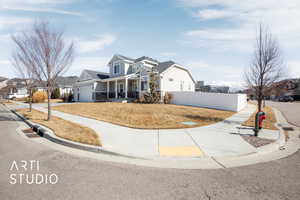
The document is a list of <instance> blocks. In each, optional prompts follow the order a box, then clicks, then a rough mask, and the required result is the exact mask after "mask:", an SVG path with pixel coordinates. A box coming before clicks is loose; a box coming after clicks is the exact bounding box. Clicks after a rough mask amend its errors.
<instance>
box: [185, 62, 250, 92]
mask: <svg viewBox="0 0 300 200" xmlns="http://www.w3.org/2000/svg"><path fill="white" fill-rule="evenodd" d="M184 66H187V68H188V69H189V70H190V71H191V73H192V74H193V76H194V78H195V79H196V80H199V81H201V80H203V81H204V82H205V84H211V85H219V86H229V87H234V88H239V89H240V88H242V87H243V86H244V81H243V70H242V68H241V67H237V66H230V65H223V64H212V63H208V62H205V61H193V62H188V63H185V65H184Z"/></svg>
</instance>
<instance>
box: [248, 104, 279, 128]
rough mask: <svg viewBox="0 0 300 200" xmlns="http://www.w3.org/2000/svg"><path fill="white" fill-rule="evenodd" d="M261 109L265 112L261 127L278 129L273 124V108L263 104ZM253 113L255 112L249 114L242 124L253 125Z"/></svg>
mask: <svg viewBox="0 0 300 200" xmlns="http://www.w3.org/2000/svg"><path fill="white" fill-rule="evenodd" d="M263 111H264V112H265V113H266V119H265V120H264V121H263V126H262V127H263V128H265V129H271V130H278V128H277V127H276V126H275V123H276V117H275V114H274V112H273V109H272V108H271V107H270V106H265V107H264V108H263ZM255 115H256V112H255V113H253V114H252V115H251V117H250V118H249V119H248V120H247V121H246V122H244V123H243V125H244V126H250V127H254V126H255Z"/></svg>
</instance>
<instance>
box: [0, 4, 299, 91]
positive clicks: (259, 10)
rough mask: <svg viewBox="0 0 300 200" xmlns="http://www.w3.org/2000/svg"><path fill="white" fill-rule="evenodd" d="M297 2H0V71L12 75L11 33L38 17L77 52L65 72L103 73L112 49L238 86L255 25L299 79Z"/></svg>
mask: <svg viewBox="0 0 300 200" xmlns="http://www.w3.org/2000/svg"><path fill="white" fill-rule="evenodd" d="M299 10H300V1H299V0H209V1H208V0H88V1H87V0H0V76H5V77H9V78H12V77H16V76H17V74H16V73H15V72H14V70H13V68H12V66H11V64H10V60H11V53H12V51H13V47H14V45H13V42H12V41H11V35H13V34H17V33H18V32H20V31H23V30H28V29H29V28H30V27H31V26H32V23H33V22H34V21H36V20H38V19H42V20H48V21H49V22H50V24H51V26H53V28H56V29H61V30H64V37H65V39H66V41H74V42H75V44H76V58H75V60H74V63H73V64H72V66H71V68H70V70H69V71H68V72H67V73H66V74H64V75H80V72H81V71H82V70H83V69H91V70H97V71H106V72H107V71H108V67H107V63H108V61H109V60H110V59H111V58H112V56H113V55H114V54H122V55H124V56H128V57H132V58H138V57H141V56H148V57H152V58H154V59H157V60H159V61H168V60H173V61H175V62H176V63H178V64H180V65H182V66H183V67H186V68H187V69H189V70H190V71H191V73H192V75H193V77H194V79H195V80H204V81H205V83H206V84H214V85H227V86H231V87H235V88H240V87H242V86H244V85H245V84H244V81H243V80H244V78H243V72H244V71H245V70H246V69H247V68H248V67H249V65H250V63H251V58H252V55H253V50H254V45H255V37H256V34H257V29H258V26H259V24H260V23H262V24H264V25H265V26H267V27H268V28H269V30H270V31H271V32H272V34H273V35H274V37H275V38H276V39H277V40H278V42H279V44H280V48H281V51H282V55H283V57H284V62H285V66H286V69H287V73H286V77H287V78H299V77H300V54H299V52H300V23H299V19H300V12H299Z"/></svg>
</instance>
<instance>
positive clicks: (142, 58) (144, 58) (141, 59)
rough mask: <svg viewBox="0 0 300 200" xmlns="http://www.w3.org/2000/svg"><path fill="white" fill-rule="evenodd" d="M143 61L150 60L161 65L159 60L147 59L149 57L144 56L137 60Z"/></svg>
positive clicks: (136, 60)
mask: <svg viewBox="0 0 300 200" xmlns="http://www.w3.org/2000/svg"><path fill="white" fill-rule="evenodd" d="M143 60H149V61H151V62H155V63H159V62H158V61H157V60H155V59H153V58H150V57H147V56H142V57H140V58H137V59H135V62H139V61H143Z"/></svg>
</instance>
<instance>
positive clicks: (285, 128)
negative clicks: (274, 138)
mask: <svg viewBox="0 0 300 200" xmlns="http://www.w3.org/2000/svg"><path fill="white" fill-rule="evenodd" d="M282 129H283V130H285V131H293V130H294V128H293V127H282Z"/></svg>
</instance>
